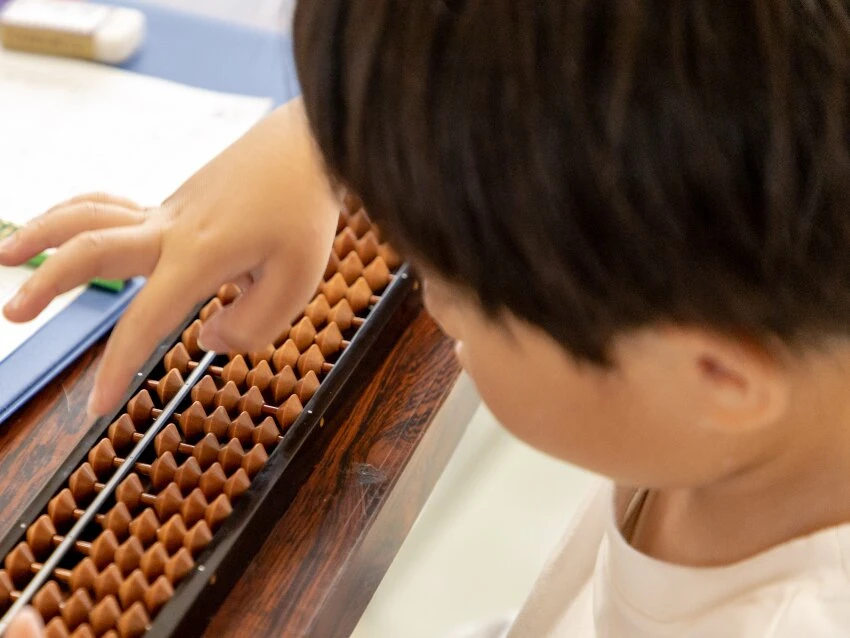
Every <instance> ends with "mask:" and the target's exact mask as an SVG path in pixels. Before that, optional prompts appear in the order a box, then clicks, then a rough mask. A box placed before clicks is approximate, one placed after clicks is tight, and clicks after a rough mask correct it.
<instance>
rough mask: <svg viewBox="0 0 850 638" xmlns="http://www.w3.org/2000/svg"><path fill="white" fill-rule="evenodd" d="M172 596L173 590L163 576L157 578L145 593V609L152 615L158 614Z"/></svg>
mask: <svg viewBox="0 0 850 638" xmlns="http://www.w3.org/2000/svg"><path fill="white" fill-rule="evenodd" d="M173 595H174V588H173V587H172V586H171V583H170V582H169V581H168V578H166V577H165V576H160V577H159V578H157V579H156V580H155V581H154V582H153V585H151V586H150V588H148V590H147V591H146V592H145V607H147V608H148V611H149V612H150V613H152V614H155V613H156V612H158V611H159V610H160V609H161V608H162V607H163V605H165V603H167V602H168V601H169V600H170V599H171V597H172V596H173Z"/></svg>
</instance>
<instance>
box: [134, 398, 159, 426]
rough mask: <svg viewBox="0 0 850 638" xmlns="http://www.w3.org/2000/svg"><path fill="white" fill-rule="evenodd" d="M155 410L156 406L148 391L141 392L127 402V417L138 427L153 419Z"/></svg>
mask: <svg viewBox="0 0 850 638" xmlns="http://www.w3.org/2000/svg"><path fill="white" fill-rule="evenodd" d="M155 410H156V406H155V405H154V403H153V399H152V398H151V395H150V392H148V391H147V390H141V391H140V392H138V394H136V395H135V396H134V397H133V398H132V399H130V400H129V401H128V402H127V415H128V416H129V417H130V418H131V419H132V420H133V423H134V424H136V425H142V424H144V423H147V421H148V420H149V419H150V418H151V417H154V411H155ZM154 418H156V417H154Z"/></svg>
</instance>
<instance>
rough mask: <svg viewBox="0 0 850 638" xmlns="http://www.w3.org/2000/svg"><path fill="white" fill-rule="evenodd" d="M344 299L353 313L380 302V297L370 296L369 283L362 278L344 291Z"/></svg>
mask: <svg viewBox="0 0 850 638" xmlns="http://www.w3.org/2000/svg"><path fill="white" fill-rule="evenodd" d="M345 299H346V301H348V303H349V304H350V305H351V309H352V310H353V311H354V312H360V311H361V310H365V309H366V308H368V307H369V306H370V305H372V304H376V303H378V302H379V301H380V297H376V296H375V295H373V294H372V289H371V288H370V287H369V283H368V282H367V281H366V280H365V279H364V278H363V277H360V278H358V279H357V281H355V282H354V283H353V284H352V285H351V287H349V288H348V289H347V290H346V291H345Z"/></svg>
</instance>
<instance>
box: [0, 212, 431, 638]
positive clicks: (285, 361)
mask: <svg viewBox="0 0 850 638" xmlns="http://www.w3.org/2000/svg"><path fill="white" fill-rule="evenodd" d="M417 289H418V285H417V284H416V282H415V279H414V277H413V276H412V275H411V273H410V271H409V268H408V266H407V265H405V264H402V262H401V259H400V258H399V256H398V255H397V254H396V253H395V252H394V251H393V250H392V248H391V247H390V246H389V245H388V244H387V243H386V242H384V241H383V240H382V237H381V235H380V231H379V230H378V228H377V227H375V226H374V225H373V224H372V223H371V222H370V220H369V218H368V216H367V215H366V213H365V211H363V210H362V207H360V206H359V203H353V200H349V201H347V203H346V208H345V209H344V210H343V211H342V213H341V214H340V217H339V224H338V227H337V236H336V239H335V241H334V246H333V252H332V253H331V256H330V259H329V261H328V266H327V269H326V272H325V275H324V278H323V281H322V283H321V284H320V285H319V287H318V290H317V291H316V294H315V296H314V298H313V300H312V301H311V302H310V304H308V306H307V307H306V308H305V309H304V311H303V313H302V315H301V316H300V317H298V318H297V319H296V320H295V321H294V322H293V324H292V325H291V326H290V327H289V328H288V329H287V330H285V331H284V332H283V333H282V334H281V335H280V336H279V337H278V338H277V339H276V340H275V341H274V343H272V344H269V345H268V346H267V347H265V348H263V349H261V350H258V351H256V352H251V353H247V354H233V355H220V354H215V353H204V352H202V351H201V349H200V348H199V346H198V334H199V332H200V329H201V326H202V323H203V322H204V321H205V320H207V319H209V317H210V316H212V315H213V314H214V313H215V312H218V311H219V310H221V308H223V307H224V306H226V305H227V304H229V303H232V302H233V300H234V299H235V298H236V297H237V296H238V294H239V292H240V291H239V289H238V288H237V287H235V286H233V285H226V286H223V287H222V288H221V289H220V290H219V292H218V294H217V295H216V296H215V297H213V298H212V299H211V300H210V301H209V302H208V303H206V304H205V305H204V306H203V307H201V308H199V309H198V311H197V312H196V313H195V314H193V316H192V317H190V318H189V319H188V320H187V321H186V323H185V324H184V325H183V326H181V328H180V330H178V331H177V332H176V333H175V334H174V335H172V337H171V338H169V339H168V340H166V341H165V342H164V343H163V344H161V346H160V347H159V348H158V349H157V351H156V353H154V356H153V357H151V359H150V360H149V362H148V364H147V365H146V366H145V368H144V369H143V370H142V371H141V372H140V373H139V375H138V377H137V383H136V387H134V388H133V389H132V391H131V392H130V393H129V394H128V396H127V401H126V402H125V404H124V407H123V408H122V409H121V410H120V411H119V412H118V413H117V414H115V415H112V416H111V417H110V418H106V419H100V420H98V421H97V422H96V423H95V425H94V426H93V427H92V430H91V431H90V432H89V434H88V435H87V436H86V437H84V439H83V441H82V442H81V443H80V445H79V446H78V447H77V448H76V449H75V450H74V451H73V452H72V453H71V454H70V455H69V456H68V458H67V460H66V462H65V463H64V465H63V467H62V468H61V469H60V471H58V472H57V473H56V475H55V476H54V477H53V479H52V480H51V481H50V482H49V483H48V485H47V487H46V488H45V489H44V490H43V491H42V492H41V493H40V494H39V495H38V496H37V497H36V498H34V499H33V501H32V502H31V504H30V506H29V507H28V509H27V511H26V512H25V514H24V516H23V517H22V518H21V520H20V521H19V525H18V527H17V528H15V529H14V530H13V531H12V532H11V533H9V534H8V535H7V536H6V537H5V538H4V539H3V540H2V542H0V556H3V557H4V559H3V565H2V568H0V614H1V615H2V619H0V634H1V633H2V629H3V628H4V623H7V622H8V621H9V620H11V617H12V615H13V614H14V613H15V612H16V611H17V610H18V609H19V608H20V607H22V606H23V605H24V604H31V605H33V606H34V607H35V608H36V610H37V611H38V612H39V613H41V615H42V617H43V618H44V620H45V623H46V630H47V635H48V636H49V637H50V638H55V637H61V636H73V637H74V638H82V637H84V636H109V637H110V638H113V637H115V636H121V637H124V636H142V635H150V636H168V635H177V634H179V635H181V636H182V635H196V634H199V633H200V632H202V631H203V629H204V627H205V626H206V622H207V619H208V617H209V615H210V614H211V613H213V612H214V611H215V608H216V606H217V604H218V602H219V600H220V599H221V597H222V596H223V595H225V594H226V593H227V591H228V589H229V587H230V586H232V584H233V583H234V582H235V581H236V579H237V578H238V577H239V575H240V574H241V571H242V568H244V567H245V566H246V565H247V564H248V562H249V561H250V558H251V556H252V555H253V552H254V551H256V549H258V548H259V545H260V544H261V543H262V541H263V539H264V536H265V533H267V531H268V529H269V528H270V526H271V525H272V524H273V523H274V521H275V520H277V518H278V517H279V515H280V513H281V511H282V509H283V508H285V507H286V504H287V502H288V500H291V498H292V495H293V494H294V493H295V491H297V477H295V476H294V472H292V471H291V467H292V466H293V461H294V460H295V459H297V454H298V451H299V449H301V448H302V446H304V445H305V444H306V443H308V442H309V440H310V439H311V436H312V435H313V434H314V433H315V432H317V429H318V428H321V427H323V424H324V415H325V414H326V413H327V412H328V410H330V409H332V408H333V406H334V404H335V402H336V400H337V398H338V397H340V396H341V394H342V393H344V391H345V390H346V387H347V385H350V384H348V381H349V379H350V378H351V377H352V376H353V375H355V374H356V375H364V374H368V371H369V369H370V365H371V364H374V363H375V361H371V363H370V360H372V359H374V354H373V353H374V352H376V351H378V350H379V348H377V346H378V345H389V344H390V343H391V341H392V339H393V338H394V336H395V335H397V334H398V333H399V332H400V330H401V329H403V327H404V325H405V322H406V321H407V319H408V318H409V317H410V316H412V314H413V313H414V312H416V310H417V309H418V304H419V298H418V295H416V294H414V293H415V292H416V290H417Z"/></svg>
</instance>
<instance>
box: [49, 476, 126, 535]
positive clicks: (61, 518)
mask: <svg viewBox="0 0 850 638" xmlns="http://www.w3.org/2000/svg"><path fill="white" fill-rule="evenodd" d="M84 513H85V512H84V510H81V509H79V508H77V504H76V503H75V502H74V496H73V494H71V490H69V489H68V488H67V487H66V488H64V489H62V491H61V492H59V494H57V495H56V496H54V497H53V498H52V499H50V502H49V503H48V504H47V515H48V516H49V517H50V518H51V520H52V521H53V522H54V523H55V524H57V525H61V524H63V523H67V522H68V521H71V520H74V519H79V518H80V517H82V515H83V514H84ZM131 519H132V516H131V515H130V511H129V510H128V509H127V506H126V505H124V503H117V504H116V505H115V507H113V508H112V509H111V510H109V512H107V513H106V514H97V515H95V520H96V521H97V522H98V523H100V525H101V527H103V528H104V529H111V530H112V531H113V532H115V535H116V536H118V537H119V538H124V537H125V536H126V535H127V531H128V530H129V526H130V520H131Z"/></svg>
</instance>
